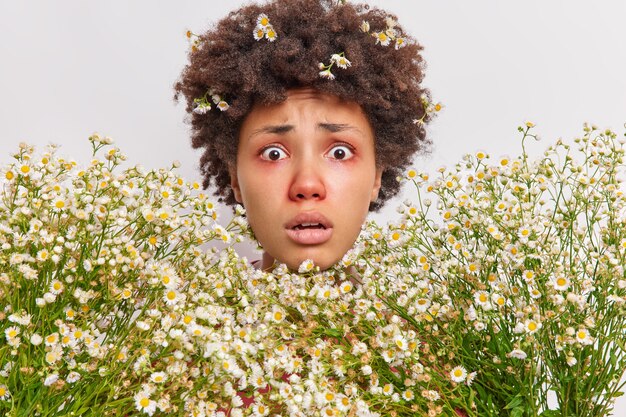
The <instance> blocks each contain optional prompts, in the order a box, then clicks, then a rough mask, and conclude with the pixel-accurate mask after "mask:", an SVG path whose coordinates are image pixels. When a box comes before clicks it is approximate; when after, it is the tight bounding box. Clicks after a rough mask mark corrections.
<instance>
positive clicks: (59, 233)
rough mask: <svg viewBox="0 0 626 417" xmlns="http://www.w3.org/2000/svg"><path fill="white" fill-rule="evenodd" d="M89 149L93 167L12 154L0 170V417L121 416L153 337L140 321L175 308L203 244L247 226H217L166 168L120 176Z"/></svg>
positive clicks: (99, 144)
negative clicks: (132, 365)
mask: <svg viewBox="0 0 626 417" xmlns="http://www.w3.org/2000/svg"><path fill="white" fill-rule="evenodd" d="M90 141H91V143H92V146H93V149H94V155H96V153H99V155H101V156H103V157H101V158H100V159H97V158H94V159H93V160H92V161H91V162H90V163H89V164H88V166H86V167H81V166H79V164H77V163H76V162H75V161H72V160H67V159H64V158H61V157H59V156H57V154H56V148H55V147H50V148H49V149H47V151H46V152H45V153H44V154H43V155H42V156H36V155H35V153H34V149H33V148H32V147H31V146H28V145H25V144H22V145H20V149H19V151H18V152H17V153H16V154H15V155H14V162H13V163H10V164H8V165H7V166H5V167H2V168H0V172H1V175H2V177H1V179H0V181H1V187H2V188H1V197H0V247H1V251H0V331H1V334H2V343H0V370H1V371H0V411H1V412H2V414H4V413H5V412H7V411H8V410H11V409H12V410H14V411H16V412H17V415H43V416H45V415H59V413H61V410H63V414H65V413H67V414H70V413H72V412H74V413H75V414H76V415H81V414H82V413H84V412H85V410H86V409H89V408H92V409H93V410H94V412H96V414H98V412H97V411H98V410H104V409H105V406H106V407H108V409H109V411H110V413H111V414H113V415H124V414H125V411H124V412H122V411H121V410H123V406H124V404H115V402H114V401H113V399H114V398H117V397H118V395H120V393H122V392H123V388H124V386H123V384H122V385H119V384H118V382H119V381H121V379H120V378H121V376H122V375H124V373H126V372H128V370H127V367H128V363H129V362H128V361H132V360H133V358H134V357H135V356H137V355H141V354H142V352H145V349H146V347H148V346H149V343H148V341H147V339H148V338H151V337H152V336H153V334H152V333H151V332H150V331H148V330H149V329H147V328H146V327H145V323H146V320H145V319H144V316H146V315H147V314H148V312H151V311H153V310H161V311H163V309H164V307H162V306H168V305H170V304H173V303H174V302H175V301H176V300H177V299H178V298H181V297H185V291H186V290H185V287H184V285H186V281H185V279H184V277H185V275H184V274H185V273H187V271H190V270H193V268H192V267H190V266H189V265H190V264H191V263H198V262H201V261H202V262H210V258H211V257H212V256H213V252H211V251H209V252H207V251H205V250H203V249H201V245H203V244H205V243H206V242H209V241H214V240H218V241H225V242H227V241H237V240H240V238H239V237H238V235H237V233H236V230H237V229H238V227H239V226H238V225H237V224H239V225H244V226H245V219H241V218H239V219H236V221H235V222H234V223H232V224H231V226H229V227H227V228H223V227H220V226H219V225H217V223H216V222H215V220H216V217H217V214H216V211H215V207H214V205H213V203H212V202H211V201H209V200H208V199H207V197H206V196H205V195H204V194H201V193H198V192H197V191H196V190H197V189H198V188H199V184H197V183H193V184H190V183H187V182H185V181H184V180H183V179H182V178H181V177H179V176H178V175H176V174H175V173H174V172H173V170H172V169H170V170H166V169H160V170H157V171H147V172H146V171H144V170H143V169H142V168H141V167H140V166H135V167H133V168H130V169H127V170H125V171H123V172H118V170H119V164H120V163H121V161H123V160H124V159H125V156H124V155H123V154H122V153H120V151H119V149H117V148H115V147H112V146H109V145H111V143H112V141H111V140H110V139H108V138H102V137H100V136H98V135H93V136H92V137H91V138H90ZM103 148H104V149H103ZM175 165H176V164H175ZM194 193H195V195H194ZM166 276H167V277H169V278H166ZM179 277H181V278H179ZM107 402H108V403H109V405H106V404H105V403H107ZM115 407H117V408H115ZM81 410H82V411H81ZM103 415H104V414H103Z"/></svg>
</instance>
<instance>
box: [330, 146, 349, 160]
mask: <svg viewBox="0 0 626 417" xmlns="http://www.w3.org/2000/svg"><path fill="white" fill-rule="evenodd" d="M328 155H329V157H331V158H332V159H337V160H339V161H343V160H346V159H350V158H352V157H353V156H354V153H353V152H352V149H350V148H349V147H347V146H345V145H338V146H334V147H333V148H332V149H331V150H330V152H329V153H328Z"/></svg>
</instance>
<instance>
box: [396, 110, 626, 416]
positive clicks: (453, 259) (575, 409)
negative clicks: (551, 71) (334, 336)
mask: <svg viewBox="0 0 626 417" xmlns="http://www.w3.org/2000/svg"><path fill="white" fill-rule="evenodd" d="M533 126H534V125H533V124H532V123H530V122H529V123H527V124H526V126H524V127H521V128H520V130H521V131H522V132H523V134H524V139H526V138H528V137H536V135H534V134H532V133H531V132H530V129H531V128H532V127H533ZM575 142H576V144H577V145H578V147H579V148H578V151H579V152H578V154H576V153H574V152H572V150H571V147H570V146H569V145H566V144H564V143H562V142H561V141H559V142H557V144H556V145H555V146H552V147H550V148H549V149H548V151H547V152H546V153H545V155H544V157H543V158H541V159H539V160H537V161H535V162H534V163H531V162H530V161H529V159H528V157H527V155H526V153H525V152H524V153H523V154H522V156H520V157H518V158H509V157H506V156H505V157H501V158H499V159H498V160H496V161H495V163H494V164H491V163H490V157H489V155H488V154H487V153H485V152H482V151H481V152H477V153H476V154H475V155H468V156H466V157H465V158H464V160H463V162H461V163H459V164H458V165H457V166H456V167H455V168H454V169H452V170H446V169H441V170H440V171H439V174H440V175H439V176H438V177H437V178H436V179H435V180H429V176H428V175H427V174H419V173H418V172H417V171H415V170H410V171H408V173H407V176H406V178H407V179H408V180H409V181H411V182H413V183H414V184H415V185H416V186H417V190H418V196H417V201H418V203H419V204H417V205H416V204H414V203H411V202H407V203H405V204H404V206H403V207H402V208H401V210H400V211H401V212H402V214H403V220H402V221H401V222H400V223H399V224H398V225H396V226H393V227H392V226H390V227H391V228H392V229H393V230H399V231H400V232H399V233H398V239H405V241H404V244H405V245H406V255H404V256H402V259H403V262H407V261H410V260H411V259H413V261H412V262H413V264H414V265H415V266H420V264H422V261H425V262H427V263H428V270H429V272H428V283H429V287H428V288H429V294H431V296H434V297H435V298H437V297H445V298H447V299H449V300H451V302H450V303H449V304H448V306H447V307H446V308H447V309H448V310H447V311H446V313H447V314H446V315H445V317H442V316H441V313H440V312H441V307H440V306H436V307H435V311H431V310H429V311H428V318H429V319H430V317H434V320H433V323H435V324H434V325H435V326H436V328H437V329H438V334H439V338H438V339H437V340H436V341H437V342H438V344H437V346H438V349H439V350H440V351H442V352H447V353H448V354H449V355H454V357H459V358H462V359H463V360H462V364H463V365H464V366H466V367H468V368H471V369H475V370H477V371H478V375H477V377H476V383H475V385H476V386H477V388H476V390H477V393H478V400H477V406H478V411H479V415H481V416H482V415H494V416H496V415H500V414H499V413H501V410H502V409H503V408H504V407H505V406H508V408H511V409H513V410H512V412H513V411H515V412H516V413H522V414H525V413H529V414H539V413H541V411H542V410H547V409H548V396H550V395H555V397H556V399H557V404H558V406H559V409H560V410H561V411H562V412H563V413H571V414H575V415H578V416H592V415H608V413H609V412H610V409H611V405H612V403H613V401H614V398H615V396H616V395H617V394H618V392H619V391H620V389H621V385H620V380H621V378H622V376H623V373H624V369H626V350H625V348H624V342H625V336H624V335H625V334H626V307H625V306H626V275H625V271H624V265H625V264H626V262H625V261H626V259H625V258H626V198H625V197H624V194H623V190H622V189H620V188H621V184H622V181H623V176H624V174H625V172H624V169H623V168H624V150H623V147H622V145H623V143H624V141H623V140H620V141H618V140H617V138H616V135H615V134H614V133H613V132H611V131H605V132H598V131H597V129H596V128H594V127H589V126H586V127H585V135H584V136H583V137H582V138H580V139H576V141H575ZM433 204H434V205H435V207H436V208H437V210H436V212H434V213H431V212H429V211H430V208H431V207H433ZM437 218H438V219H439V220H437ZM400 236H401V237H400ZM398 239H397V240H398ZM412 251H413V252H415V253H416V255H415V256H413V255H412V254H411V252H412ZM418 254H420V255H418ZM421 254H423V255H421ZM421 256H424V258H423V259H422V258H421ZM433 290H434V292H433ZM424 304H428V301H424ZM430 308H432V307H430ZM464 375H465V373H464V372H462V371H459V372H457V373H454V370H453V374H452V377H453V379H455V377H456V376H458V377H459V379H462V377H463V376H464ZM571 381H576V383H575V384H571ZM520 392H525V393H526V394H524V395H523V396H520V394H519V393H520ZM592 399H593V400H592Z"/></svg>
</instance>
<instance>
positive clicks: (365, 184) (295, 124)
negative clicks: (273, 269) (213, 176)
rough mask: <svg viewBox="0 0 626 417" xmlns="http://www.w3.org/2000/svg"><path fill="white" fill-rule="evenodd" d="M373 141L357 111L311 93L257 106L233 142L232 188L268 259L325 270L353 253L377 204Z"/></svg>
mask: <svg viewBox="0 0 626 417" xmlns="http://www.w3.org/2000/svg"><path fill="white" fill-rule="evenodd" d="M380 178H381V170H380V169H377V168H376V161H375V151H374V134H373V132H372V128H371V127H370V124H369V122H368V120H367V118H366V116H365V114H364V113H363V110H362V109H361V107H360V106H359V105H358V104H356V103H352V102H345V101H341V100H340V99H339V98H338V97H336V96H333V95H329V94H324V93H320V92H317V91H315V90H311V89H297V90H290V91H289V92H288V97H287V99H286V100H285V101H283V102H281V103H279V104H274V105H269V106H259V105H257V106H255V107H254V108H253V109H252V111H251V112H250V114H248V116H247V117H246V119H245V120H244V122H243V125H242V127H241V130H240V134H239V148H238V152H237V166H236V167H234V168H233V169H232V170H231V186H232V189H233V192H234V194H235V198H236V200H237V201H238V202H240V203H242V204H243V206H244V207H245V208H246V212H247V217H248V221H249V222H250V226H251V227H252V230H253V231H254V234H255V236H256V238H257V239H258V240H259V242H260V243H261V245H262V246H263V249H264V251H265V255H264V259H263V267H264V268H267V267H269V266H271V262H272V261H273V259H272V258H275V259H276V260H278V261H279V262H282V263H285V264H287V266H289V267H290V268H292V269H297V268H298V266H299V265H300V264H301V263H302V261H304V260H306V259H312V260H313V261H314V263H315V264H316V265H318V266H319V267H320V268H322V269H326V268H328V267H330V266H332V265H333V264H334V263H336V262H337V261H339V260H340V259H341V258H342V257H343V255H344V254H345V253H346V252H347V251H348V250H349V249H350V248H351V247H352V245H353V244H354V241H355V240H356V238H357V236H358V234H359V231H360V229H361V225H362V224H363V222H364V221H365V217H366V215H367V212H368V208H369V204H370V202H371V201H374V200H375V199H376V198H377V196H378V190H379V188H380Z"/></svg>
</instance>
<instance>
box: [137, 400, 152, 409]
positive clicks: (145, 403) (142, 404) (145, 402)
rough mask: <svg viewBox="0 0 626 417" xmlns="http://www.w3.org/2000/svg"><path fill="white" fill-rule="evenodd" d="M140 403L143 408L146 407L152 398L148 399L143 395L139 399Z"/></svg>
mask: <svg viewBox="0 0 626 417" xmlns="http://www.w3.org/2000/svg"><path fill="white" fill-rule="evenodd" d="M139 405H140V406H142V407H143V408H146V407H147V406H149V405H150V400H149V399H147V398H146V397H143V398H142V399H141V400H139Z"/></svg>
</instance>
